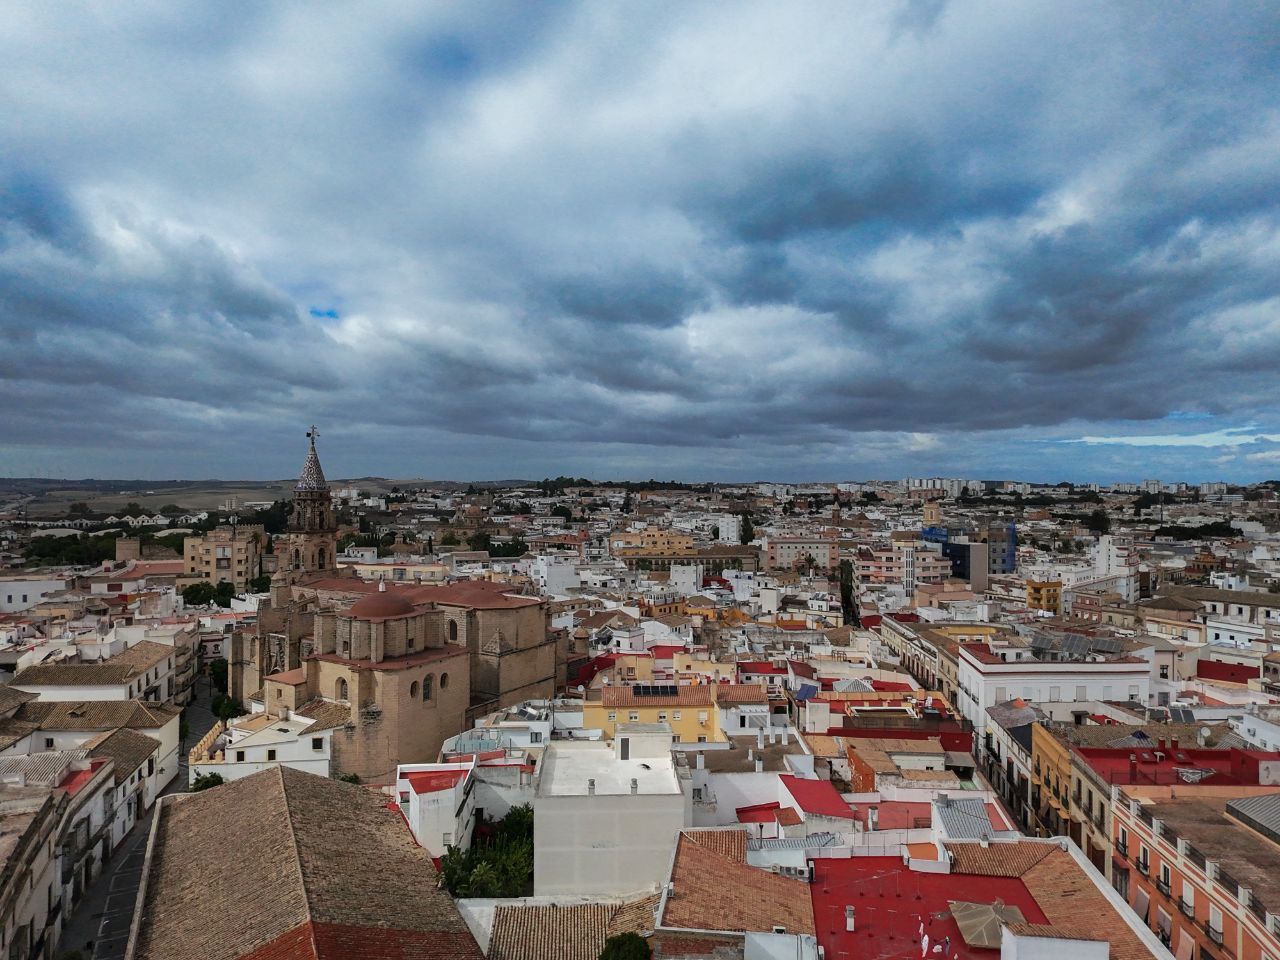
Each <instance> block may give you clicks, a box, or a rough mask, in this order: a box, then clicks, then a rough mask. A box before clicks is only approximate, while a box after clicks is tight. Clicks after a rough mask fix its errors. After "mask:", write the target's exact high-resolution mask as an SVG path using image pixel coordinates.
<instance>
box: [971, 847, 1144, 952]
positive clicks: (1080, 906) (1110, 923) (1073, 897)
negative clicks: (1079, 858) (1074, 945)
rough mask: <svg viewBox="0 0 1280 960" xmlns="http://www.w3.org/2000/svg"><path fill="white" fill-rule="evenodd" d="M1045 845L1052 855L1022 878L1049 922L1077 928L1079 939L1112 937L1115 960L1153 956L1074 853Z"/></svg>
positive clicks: (1076, 934) (1065, 927)
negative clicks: (1091, 878) (1079, 864)
mask: <svg viewBox="0 0 1280 960" xmlns="http://www.w3.org/2000/svg"><path fill="white" fill-rule="evenodd" d="M993 846H994V845H993ZM1020 846H1025V844H1020ZM1044 846H1046V847H1048V848H1049V855H1048V856H1047V857H1044V858H1043V859H1042V860H1041V861H1040V862H1039V863H1037V864H1036V865H1034V866H1032V867H1031V868H1030V869H1028V870H1027V871H1026V872H1025V873H1024V874H1023V875H1022V882H1023V883H1024V884H1025V885H1026V887H1027V889H1028V890H1030V891H1031V895H1032V896H1033V897H1035V898H1036V903H1038V904H1039V905H1040V909H1041V910H1043V911H1044V915H1045V916H1046V917H1047V918H1048V919H1049V923H1050V924H1052V925H1053V926H1055V927H1061V928H1062V929H1064V930H1070V931H1073V932H1072V933H1070V934H1068V936H1071V937H1073V938H1076V939H1089V940H1106V941H1109V942H1110V944H1111V956H1112V958H1113V960H1152V958H1153V956H1154V955H1153V954H1152V952H1151V951H1150V950H1148V949H1147V947H1146V945H1145V944H1143V942H1142V940H1141V939H1139V937H1138V935H1137V934H1136V933H1134V932H1133V930H1132V929H1131V928H1130V927H1129V925H1128V924H1127V923H1125V921H1124V919H1123V918H1122V917H1121V916H1120V915H1119V914H1118V913H1116V910H1115V908H1114V907H1112V906H1111V902H1110V901H1109V900H1108V899H1107V898H1106V895H1105V894H1103V893H1102V891H1100V890H1099V889H1098V888H1097V887H1096V886H1094V884H1093V881H1092V880H1090V879H1089V877H1088V876H1086V875H1085V873H1084V871H1083V870H1081V869H1080V867H1079V866H1078V865H1077V864H1076V862H1075V861H1074V860H1073V859H1072V858H1071V854H1069V853H1067V852H1066V851H1065V850H1059V849H1058V848H1057V847H1055V846H1053V845H1051V844H1044Z"/></svg>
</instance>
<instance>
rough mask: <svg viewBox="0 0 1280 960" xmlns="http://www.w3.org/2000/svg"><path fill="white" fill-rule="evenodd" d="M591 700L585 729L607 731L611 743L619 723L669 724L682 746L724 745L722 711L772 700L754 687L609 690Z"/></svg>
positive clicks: (703, 685) (594, 693)
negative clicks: (700, 744)
mask: <svg viewBox="0 0 1280 960" xmlns="http://www.w3.org/2000/svg"><path fill="white" fill-rule="evenodd" d="M597 693H598V695H599V699H595V697H596V696H597ZM591 697H592V699H589V700H587V702H586V703H585V704H583V708H582V714H583V716H582V723H583V726H584V727H586V728H587V729H589V730H603V731H604V735H605V737H606V739H610V740H611V739H613V734H614V731H615V730H616V729H617V725H618V724H620V723H666V724H669V725H670V726H671V731H672V734H673V737H674V739H675V741H676V742H678V743H723V742H724V741H726V740H728V734H727V733H726V732H725V731H724V730H723V729H722V728H721V725H720V708H721V707H724V708H725V709H730V708H737V709H741V708H743V707H744V706H749V707H751V708H753V709H760V708H763V707H767V705H768V702H769V694H768V691H767V690H765V688H764V687H763V686H761V685H760V684H755V683H701V684H693V685H690V686H677V685H674V684H665V685H639V686H634V687H617V686H610V687H605V688H604V689H603V690H600V691H592V694H591ZM720 700H723V701H724V702H723V703H720V702H719V701H720Z"/></svg>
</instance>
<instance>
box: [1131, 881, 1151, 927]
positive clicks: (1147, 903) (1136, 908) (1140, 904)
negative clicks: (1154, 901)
mask: <svg viewBox="0 0 1280 960" xmlns="http://www.w3.org/2000/svg"><path fill="white" fill-rule="evenodd" d="M1150 908H1151V894H1149V893H1147V891H1145V890H1143V889H1142V888H1141V887H1139V888H1138V889H1137V891H1136V892H1135V893H1134V895H1133V912H1134V913H1136V914H1137V915H1138V916H1140V917H1141V918H1142V922H1143V923H1146V922H1147V911H1148V910H1149V909H1150Z"/></svg>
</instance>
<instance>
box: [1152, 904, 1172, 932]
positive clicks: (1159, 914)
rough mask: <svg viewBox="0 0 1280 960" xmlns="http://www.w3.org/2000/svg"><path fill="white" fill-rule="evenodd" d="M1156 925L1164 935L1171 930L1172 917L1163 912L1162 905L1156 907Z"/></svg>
mask: <svg viewBox="0 0 1280 960" xmlns="http://www.w3.org/2000/svg"><path fill="white" fill-rule="evenodd" d="M1156 926H1157V927H1159V929H1160V932H1161V933H1163V934H1164V935H1165V936H1166V937H1167V936H1169V933H1170V931H1171V930H1173V917H1171V916H1170V915H1169V914H1167V913H1165V912H1164V907H1156Z"/></svg>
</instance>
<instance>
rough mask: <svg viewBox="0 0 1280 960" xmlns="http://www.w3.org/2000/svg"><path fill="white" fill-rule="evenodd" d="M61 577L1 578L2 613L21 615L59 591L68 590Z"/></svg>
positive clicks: (0, 598)
mask: <svg viewBox="0 0 1280 960" xmlns="http://www.w3.org/2000/svg"><path fill="white" fill-rule="evenodd" d="M66 586H67V584H66V581H65V580H63V579H62V578H61V577H50V576H45V575H42V576H13V577H8V576H6V577H0V613H21V612H22V611H23V610H29V609H31V608H32V607H34V606H35V605H36V604H37V603H39V602H40V601H41V600H43V599H44V598H45V597H47V596H49V594H51V593H57V592H58V591H59V590H65V589H66Z"/></svg>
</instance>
